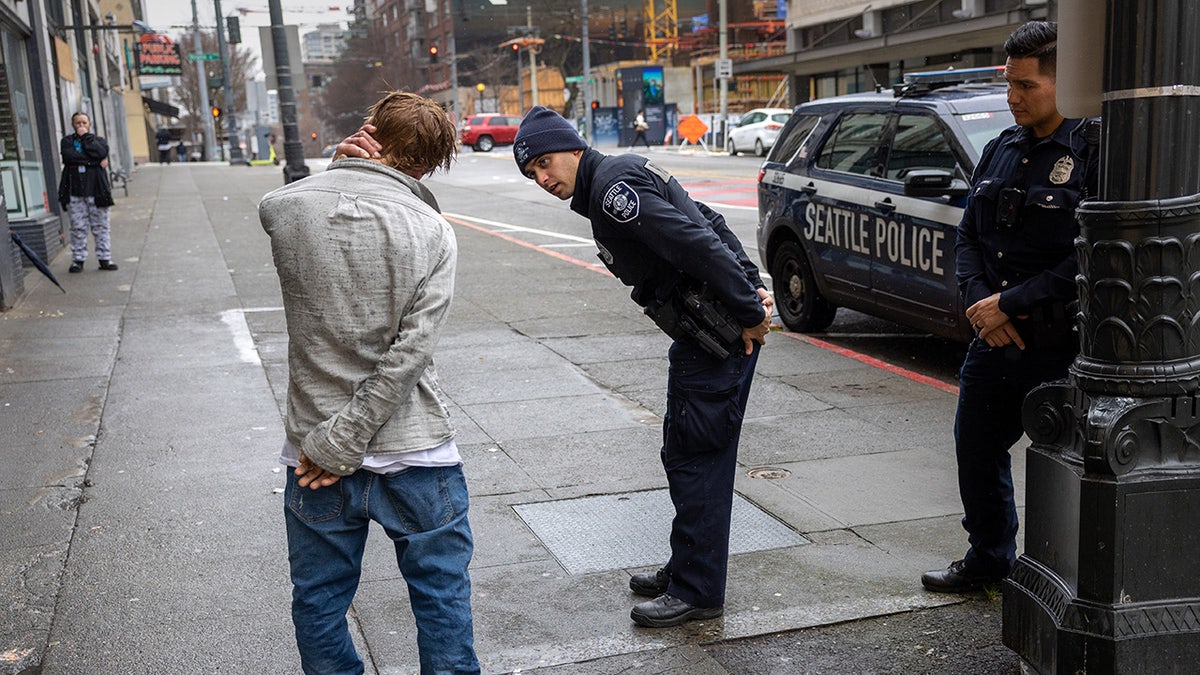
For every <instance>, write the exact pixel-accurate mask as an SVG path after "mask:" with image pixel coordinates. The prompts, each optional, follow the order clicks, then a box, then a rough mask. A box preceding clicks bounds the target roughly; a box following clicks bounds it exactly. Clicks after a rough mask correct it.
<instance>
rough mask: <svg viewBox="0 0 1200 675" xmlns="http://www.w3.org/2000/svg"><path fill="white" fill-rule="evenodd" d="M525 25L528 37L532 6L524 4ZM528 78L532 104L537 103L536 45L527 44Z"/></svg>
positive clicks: (531, 26)
mask: <svg viewBox="0 0 1200 675" xmlns="http://www.w3.org/2000/svg"><path fill="white" fill-rule="evenodd" d="M525 26H526V27H527V28H529V35H530V37H532V36H533V7H532V6H530V5H525ZM529 79H530V80H532V82H531V83H530V86H531V87H533V104H534V105H537V104H538V77H537V45H529Z"/></svg>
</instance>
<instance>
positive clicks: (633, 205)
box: [603, 181, 641, 223]
mask: <svg viewBox="0 0 1200 675" xmlns="http://www.w3.org/2000/svg"><path fill="white" fill-rule="evenodd" d="M640 202H641V199H639V198H638V193H637V192H635V191H634V190H633V188H631V187H629V185H628V184H627V183H626V182H625V181H618V182H617V183H615V184H613V186H612V187H610V188H608V192H606V193H604V204H603V208H604V212H605V213H607V214H608V216H609V217H610V218H612V219H613V220H615V221H617V222H618V223H628V222H629V221H631V220H633V219H634V218H637V216H638V205H639V203H640Z"/></svg>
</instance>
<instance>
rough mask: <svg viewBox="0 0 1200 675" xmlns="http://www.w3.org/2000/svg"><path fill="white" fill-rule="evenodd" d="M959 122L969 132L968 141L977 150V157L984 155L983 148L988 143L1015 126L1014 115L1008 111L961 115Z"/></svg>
mask: <svg viewBox="0 0 1200 675" xmlns="http://www.w3.org/2000/svg"><path fill="white" fill-rule="evenodd" d="M958 121H959V123H960V124H962V126H963V129H964V130H966V132H967V140H968V141H970V143H971V147H972V148H974V149H975V156H976V157H978V156H980V155H982V154H983V146H985V145H987V143H988V141H990V140H992V139H993V138H995V137H997V136H999V135H1000V132H1001V131H1004V130H1005V129H1007V128H1008V127H1010V126H1012V125H1013V117H1012V114H1011V113H1009V112H1008V111H1007V110H1004V111H996V112H977V113H967V114H965V115H959V116H958Z"/></svg>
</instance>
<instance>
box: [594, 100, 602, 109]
mask: <svg viewBox="0 0 1200 675" xmlns="http://www.w3.org/2000/svg"><path fill="white" fill-rule="evenodd" d="M599 107H600V101H592V110H595V109H596V108H599Z"/></svg>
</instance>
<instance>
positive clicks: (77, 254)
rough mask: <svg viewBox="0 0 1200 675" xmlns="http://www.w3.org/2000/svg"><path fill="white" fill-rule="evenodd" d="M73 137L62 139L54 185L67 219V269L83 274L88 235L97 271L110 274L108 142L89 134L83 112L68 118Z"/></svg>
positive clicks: (89, 125)
mask: <svg viewBox="0 0 1200 675" xmlns="http://www.w3.org/2000/svg"><path fill="white" fill-rule="evenodd" d="M71 126H72V127H73V128H74V129H75V133H72V134H69V135H67V136H65V137H63V139H62V142H61V143H60V144H59V151H60V153H61V154H62V164H63V170H62V178H61V180H60V181H59V184H58V202H59V204H61V205H62V207H63V208H64V209H66V211H67V213H68V214H69V215H70V218H71V267H70V269H69V270H68V271H70V272H71V273H73V274H76V273H79V272H82V271H83V263H84V261H86V260H87V255H88V232H91V233H92V239H93V241H94V244H95V249H96V258H97V259H98V260H99V261H100V269H102V270H105V271H108V272H112V271H115V270H116V269H117V264H116V263H114V262H112V250H111V244H110V243H109V220H108V209H109V207H110V206H112V205H113V198H112V189H111V188H110V187H109V183H108V141H106V140H104V138H102V137H100V136H97V135H96V134H94V133H92V120H91V118H90V117H88V114H87V113H85V112H77V113H75V114H74V115H71Z"/></svg>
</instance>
